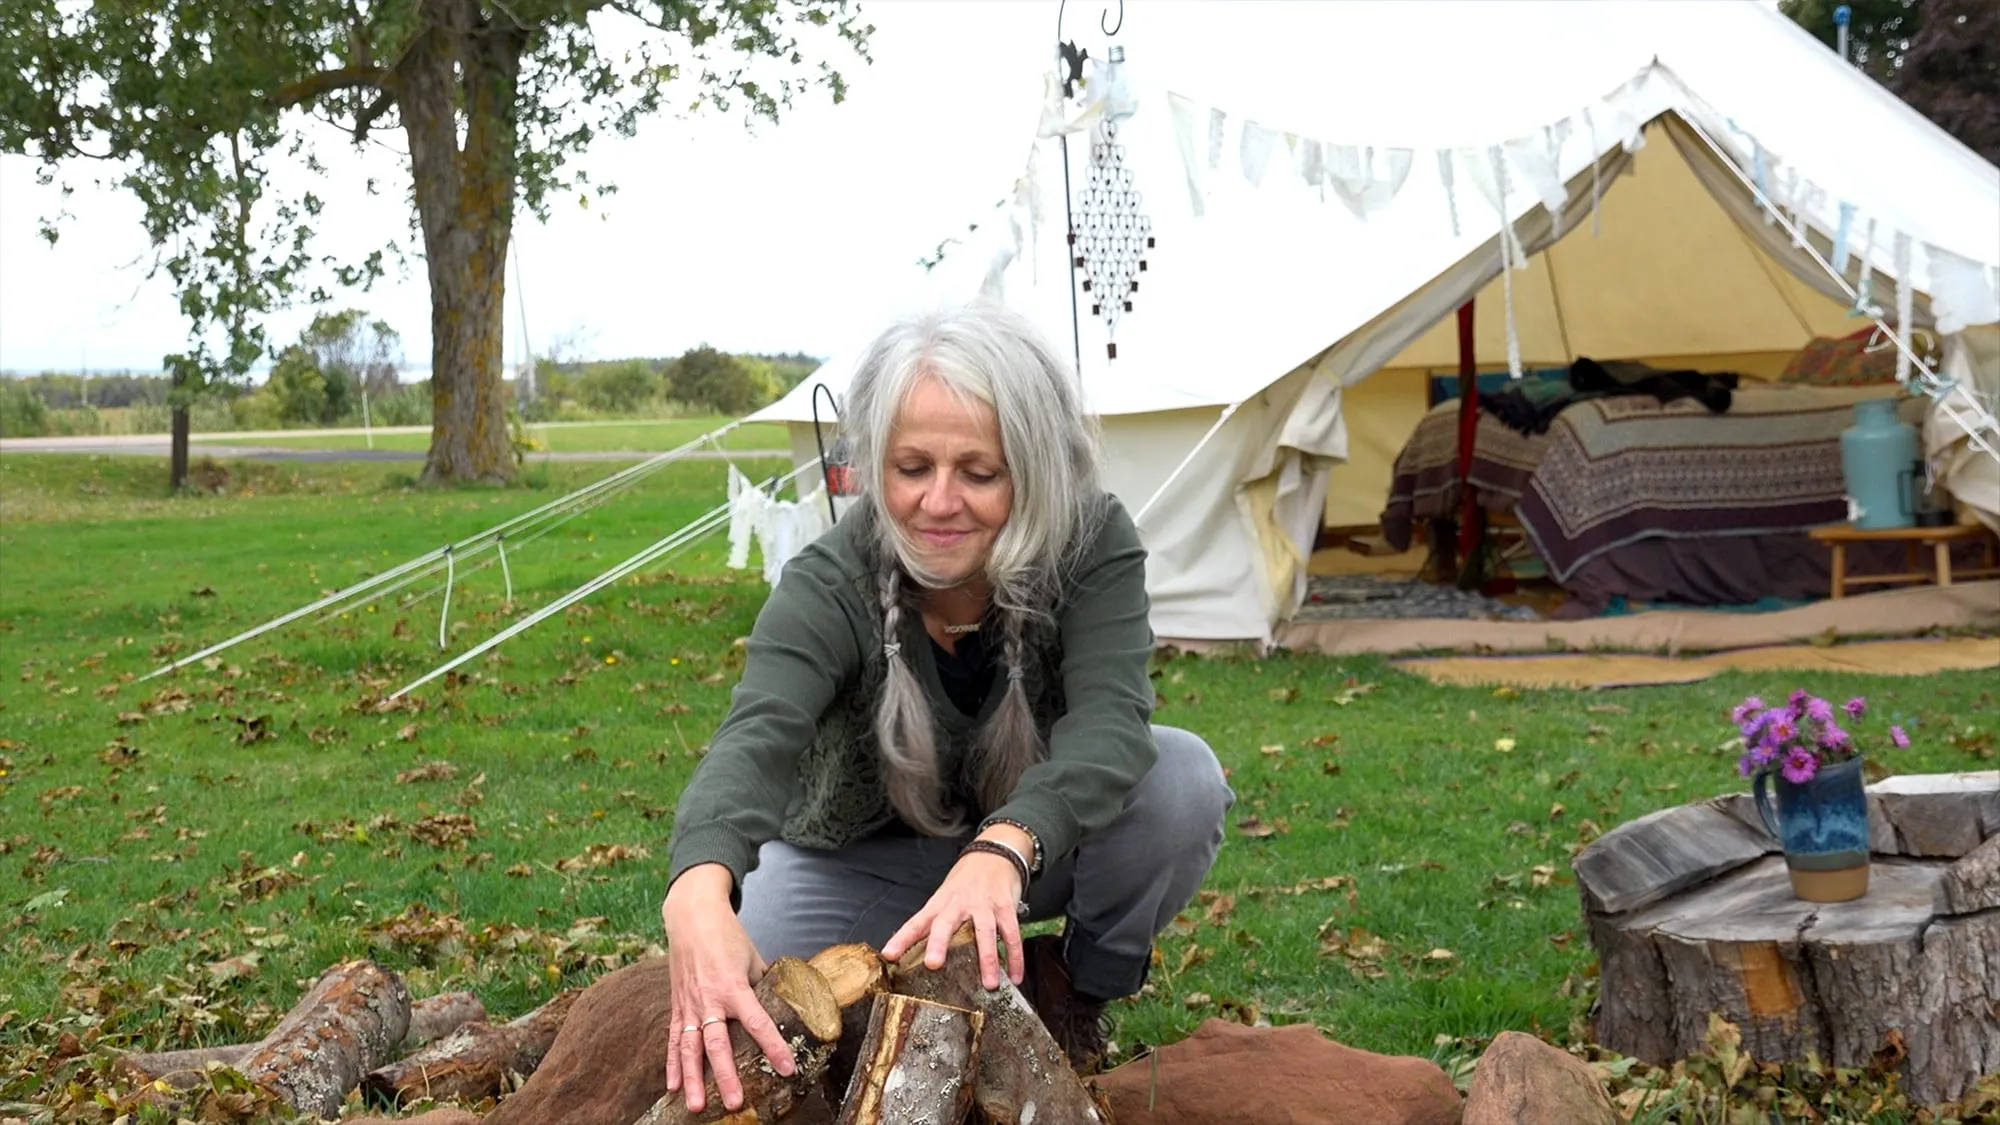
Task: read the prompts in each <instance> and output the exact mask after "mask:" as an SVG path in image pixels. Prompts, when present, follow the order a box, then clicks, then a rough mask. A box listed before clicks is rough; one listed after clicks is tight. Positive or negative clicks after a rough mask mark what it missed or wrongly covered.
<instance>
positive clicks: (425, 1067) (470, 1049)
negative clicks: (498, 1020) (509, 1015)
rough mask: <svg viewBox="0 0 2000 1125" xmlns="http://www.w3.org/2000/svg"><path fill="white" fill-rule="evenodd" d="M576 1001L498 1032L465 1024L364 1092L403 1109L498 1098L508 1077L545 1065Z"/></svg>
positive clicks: (375, 1078)
mask: <svg viewBox="0 0 2000 1125" xmlns="http://www.w3.org/2000/svg"><path fill="white" fill-rule="evenodd" d="M577 996H578V992H577V990H576V989H568V990H565V991H563V992H561V993H558V994H557V995H556V997H555V998H554V999H552V1000H550V1001H549V1002H548V1003H546V1004H544V1005H542V1006H541V1007H539V1008H536V1009H535V1010H534V1011H532V1012H529V1013H527V1014H526V1015H524V1016H521V1017H519V1018H518V1019H514V1020H510V1021H509V1022H507V1023H503V1024H499V1025H497V1026H496V1025H494V1024H491V1023H487V1022H486V1021H484V1020H480V1021H478V1022H474V1023H468V1024H465V1025H463V1026H461V1027H459V1028H457V1029H456V1030H454V1031H453V1032H452V1033H451V1034H449V1035H446V1036H445V1037H443V1038H441V1039H439V1040H437V1041H436V1042H434V1043H431V1044H430V1045H429V1046H426V1047H424V1048H423V1049H422V1050H419V1051H417V1052H416V1053H415V1054H412V1055H407V1056H405V1057H403V1058H401V1059H398V1060H396V1061H395V1062H392V1063H389V1064H388V1065H386V1066H381V1067H377V1068H376V1069H374V1070H372V1071H370V1072H369V1073H368V1074H367V1076H366V1077H364V1078H363V1079H362V1080H361V1089H362V1092H363V1093H365V1094H366V1095H367V1096H368V1098H369V1100H370V1101H371V1102H373V1103H375V1104H378V1105H391V1106H396V1107H398V1108H401V1107H403V1106H407V1105H410V1104H411V1103H413V1102H416V1101H418V1100H420V1099H423V1098H432V1099H435V1100H438V1101H445V1100H458V1101H478V1100H479V1099H481V1098H497V1097H499V1096H500V1095H501V1094H502V1093H504V1092H505V1091H506V1089H507V1077H508V1075H510V1074H511V1075H519V1076H521V1077H526V1076H527V1075H530V1074H533V1073H534V1072H535V1068H536V1067H538V1066H540V1065H542V1058H543V1056H545V1055H547V1054H548V1053H549V1047H550V1046H551V1045H553V1044H554V1043H555V1041H556V1033H557V1032H559V1031H561V1030H562V1023H563V1020H564V1018H566V1017H567V1016H568V1015H569V1009H570V1005H572V1004H574V1003H575V1002H576V998H577Z"/></svg>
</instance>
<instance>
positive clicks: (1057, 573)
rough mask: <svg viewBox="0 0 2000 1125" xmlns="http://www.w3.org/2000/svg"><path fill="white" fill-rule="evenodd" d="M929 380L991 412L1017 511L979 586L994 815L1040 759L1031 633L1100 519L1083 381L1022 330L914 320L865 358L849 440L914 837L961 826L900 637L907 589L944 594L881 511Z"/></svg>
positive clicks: (981, 319) (982, 738)
mask: <svg viewBox="0 0 2000 1125" xmlns="http://www.w3.org/2000/svg"><path fill="white" fill-rule="evenodd" d="M925 378H934V379H937V380H938V381H939V382H941V383H942V384H944V386H945V387H947V388H948V389H950V390H951V391H952V392H954V393H955V394H958V395H961V396H966V397H969V398H971V399H976V400H978V401H979V402H983V403H986V404H987V405H990V406H991V407H992V408H993V411H994V413H995V414H996V415H997V416H998V417H999V420H1000V441H1001V448H1002V452H1003V455H1004V456H1005V457H1006V460H1007V471H1008V474H1009V477H1010V478H1011V480H1012V482H1013V486H1014V502H1013V508H1012V509H1011V511H1010V512H1009V513H1008V516H1007V522H1006V523H1005V524H1004V525H1003V526H1002V527H1001V529H1000V533H999V535H998V536H996V537H995V539H994V543H993V551H992V554H991V555H990V556H989V557H988V559H987V561H986V569H985V572H984V577H985V579H986V581H987V583H988V584H989V585H990V587H991V588H992V601H993V609H994V611H995V615H996V616H997V618H998V621H997V625H998V631H999V633H1000V635H1001V645H1000V658H1001V661H1002V663H1003V665H1004V667H1005V669H1006V675H1007V681H1006V687H1005V691H1006V694H1005V696H1003V697H1002V698H1001V701H1000V703H999V705H998V706H997V707H996V708H995V709H994V712H993V716H992V718H991V719H989V720H988V721H987V723H986V724H985V726H984V727H983V728H982V729H981V730H980V732H979V738H978V741H977V743H976V745H975V747H974V751H973V758H972V760H971V761H970V762H968V763H967V767H968V776H970V777H971V778H972V779H974V792H975V794H976V796H977V798H978V800H979V801H980V803H981V805H982V806H983V807H985V808H986V809H993V808H997V807H998V806H999V805H1001V804H1002V803H1004V802H1005V801H1006V799H1007V796H1008V795H1009V794H1010V793H1011V792H1012V791H1013V788H1014V784H1015V782H1016V781H1018V780H1019V779H1020V776H1021V773H1022V772H1023V771H1024V770H1026V769H1027V768H1028V767H1029V766H1030V765H1032V764H1033V763H1035V762H1037V761H1039V760H1041V758H1042V757H1043V756H1044V752H1045V748H1044V747H1043V745H1042V738H1041V732H1040V731H1039V730H1038V729H1037V728H1036V726H1035V716H1034V709H1033V708H1032V707H1031V706H1030V704H1029V702H1028V692H1027V686H1026V684H1025V682H1024V679H1023V677H1024V671H1023V669H1024V661H1025V659H1026V656H1027V645H1026V640H1025V636H1024V633H1025V631H1026V629H1027V627H1028V626H1029V625H1030V624H1031V623H1033V622H1036V621H1043V622H1047V621H1052V620H1053V614H1054V611H1055V606H1056V599H1057V597H1058V595H1059V593H1060V591H1061V587H1062V581H1063V578H1064V576H1065V574H1066V573H1067V571H1068V569H1069V567H1070V566H1071V565H1073V564H1074V562H1075V561H1076V559H1077V556H1078V554H1079V553H1080V552H1081V551H1082V550H1084V549H1085V548H1086V547H1088V546H1089V544H1090V542H1091V540H1092V539H1094V538H1095V536H1096V534H1097V529H1098V525H1099V521H1100V520H1101V518H1102V514H1103V504H1102V500H1101V496H1102V486H1101V484H1100V479H1099V470H1098V431H1097V425H1096V420H1095V419H1094V418H1093V417H1092V416H1091V415H1089V414H1088V413H1086V412H1085V410H1084V408H1083V402H1082V398H1081V396H1080V395H1079V393H1078V391H1077V386H1076V377H1075V375H1074V374H1073V372H1072V371H1071V370H1070V367H1069V365H1068V364H1067V363H1065V362H1064V360H1063V358H1062V356H1061V354H1060V353H1058V352H1057V351H1056V350H1055V349H1054V348H1053V347H1051V346H1050V345H1049V342H1048V341H1047V340H1046V339H1044V338H1043V336H1042V334H1041V333H1040V331H1038V330H1037V329H1036V328H1035V326H1034V325H1033V324H1032V323H1030V322H1029V321H1028V320H1027V319H1026V318H1024V317H1022V316H1020V315H1018V314H1016V313H1014V312H1012V311H1010V310H1008V309H1006V308H1005V307H1003V306H1000V305H998V304H995V303H993V302H991V301H987V300H978V301H974V302H973V303H971V304H967V305H963V306H959V307H956V308H951V309H945V310H940V311H933V312H929V313H925V314H922V315H919V316H914V317H910V318H908V319H906V320H903V321H900V322H898V323H896V324H894V325H892V326H890V327H889V329H888V330H887V331H885V332H883V333H882V334H881V335H880V336H878V337H876V339H875V342H874V343H873V344H872V345H871V346H870V347H869V349H868V351H867V353H866V354H865V355H864V356H863V357H862V359H861V363H860V365H859V366H858V367H857V368H856V369H855V373H854V380H853V382H852V383H850V384H849V386H848V389H847V402H846V407H845V409H844V410H843V411H842V417H841V428H842V429H843V430H845V431H847V432H848V433H849V434H851V435H852V443H853V451H854V462H855V469H856V476H857V478H858V479H859V481H860V482H861V486H862V489H863V491H864V492H865V493H866V495H867V504H868V505H869V508H870V509H871V513H870V514H871V515H872V516H873V517H874V523H875V527H876V529H877V536H878V544H877V552H876V554H877V557H878V558H879V559H880V560H881V561H880V579H879V581H878V593H879V596H880V599H881V609H882V639H883V642H884V645H883V649H884V653H885V655H886V659H887V675H886V679H885V681H884V684H883V690H882V698H881V702H880V704H879V705H878V707H877V709H876V714H875V733H876V738H877V740H878V741H879V742H880V743H881V747H882V757H883V760H884V765H885V770H884V772H885V774H886V780H887V785H888V790H889V803H890V804H891V805H893V806H894V807H895V809H896V811H897V812H898V813H900V814H901V815H902V817H903V819H904V821H906V822H907V823H908V824H909V825H910V826H911V827H913V828H916V829H917V830H918V831H920V832H924V833H927V834H929V835H940V836H941V835H949V834H952V833H954V832H957V831H960V830H961V829H963V827H964V825H965V819H964V816H963V815H962V810H959V809H957V808H954V807H952V804H951V802H949V801H947V799H946V792H945V785H944V782H943V779H942V778H941V777H940V770H939V765H938V752H937V727H936V720H935V718H934V717H933V716H932V714H931V708H930V702H929V700H928V698H927V697H926V696H925V694H924V690H923V688H922V687H921V686H920V685H919V684H918V683H917V678H916V676H915V674H914V673H913V672H912V671H911V669H910V665H909V662H908V660H906V659H905V658H904V657H903V656H902V651H901V650H902V645H901V643H900V638H901V636H902V629H903V614H904V613H905V612H906V611H908V610H910V609H912V608H914V604H913V603H912V602H911V601H909V600H908V594H909V591H908V590H907V589H906V586H905V583H906V582H914V583H916V584H917V585H918V586H920V587H924V588H928V589H937V588H940V587H942V586H945V585H947V583H946V582H945V581H944V580H943V579H941V578H940V577H938V576H936V575H932V574H930V573H928V572H927V571H926V570H925V569H924V567H923V566H922V565H921V563H920V562H919V561H918V556H917V552H916V549H915V547H914V545H913V544H911V543H910V542H909V541H908V539H907V537H906V536H905V535H904V534H903V531H902V529H901V528H900V527H898V526H897V524H896V521H895V520H894V519H893V518H892V517H891V516H890V514H889V512H888V511H887V509H886V508H885V507H884V504H883V498H882V473H883V471H884V469H885V468H886V464H887V450H888V446H889V435H890V431H891V429H892V428H893V427H894V425H895V423H896V416H897V413H898V411H900V410H901V409H902V406H903V402H904V400H905V399H906V398H907V397H908V396H909V394H910V391H911V389H912V388H913V387H914V386H916V384H917V383H918V382H919V381H920V380H922V379H925Z"/></svg>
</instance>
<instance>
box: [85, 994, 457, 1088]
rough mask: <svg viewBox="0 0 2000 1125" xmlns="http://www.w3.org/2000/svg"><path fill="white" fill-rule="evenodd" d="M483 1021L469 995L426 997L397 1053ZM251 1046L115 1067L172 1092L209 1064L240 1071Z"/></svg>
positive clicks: (139, 1059)
mask: <svg viewBox="0 0 2000 1125" xmlns="http://www.w3.org/2000/svg"><path fill="white" fill-rule="evenodd" d="M485 1018H486V1005H484V1004H482V1003H480V1002H479V997H477V996H474V995H473V994H472V993H470V992H443V993H439V994H438V995H436V996H426V997H424V998H423V999H421V1000H418V1001H415V1002H414V1003H412V1004H411V1005H410V1029H409V1031H407V1032H405V1033H404V1035H403V1041H402V1043H400V1044H399V1045H398V1046H397V1050H398V1051H414V1050H416V1049H417V1048H419V1047H422V1046H423V1045H424V1044H426V1043H429V1042H431V1041H432V1040H435V1039H442V1038H443V1037H445V1036H447V1035H450V1034H451V1033H452V1032H454V1031H456V1030H458V1029H459V1027H461V1026H462V1025H464V1024H468V1023H472V1022H474V1021H478V1020H484V1019H485ZM264 1043H265V1040H264V1039H259V1040H258V1041H256V1042H255V1043H220V1044H217V1045H215V1046H213V1047H187V1048H184V1049H182V1050H178V1051H152V1052H146V1053H135V1054H127V1055H120V1056H119V1057H118V1065H119V1066H120V1067H122V1068H124V1069H125V1070H126V1072H127V1073H130V1074H133V1075H136V1076H139V1077H142V1078H145V1079H147V1080H154V1079H157V1080H159V1081H162V1082H165V1083H166V1084H167V1085H169V1086H171V1087H173V1088H174V1089H176V1090H192V1089H194V1088H195V1087H196V1086H198V1085H200V1084H201V1081H202V1078H201V1076H202V1073H203V1072H204V1071H206V1070H207V1069H208V1064H209V1063H212V1062H213V1063H220V1064H221V1065H223V1066H226V1067H230V1068H231V1069H240V1068H241V1066H242V1064H243V1060H244V1059H247V1058H249V1057H250V1056H251V1054H252V1053H254V1052H255V1051H256V1050H257V1048H259V1047H262V1046H263V1045H264Z"/></svg>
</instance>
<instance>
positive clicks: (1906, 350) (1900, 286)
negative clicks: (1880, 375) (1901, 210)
mask: <svg viewBox="0 0 2000 1125" xmlns="http://www.w3.org/2000/svg"><path fill="white" fill-rule="evenodd" d="M1893 260H1894V262H1895V264H1896V330H1897V331H1898V332H1901V333H1902V334H1903V345H1904V346H1903V347H1900V348H1897V349H1896V381H1897V382H1898V383H1902V384H1904V385H1906V386H1907V385H1908V384H1909V382H1910V342H1911V341H1910V329H1911V328H1912V327H1913V325H1912V324H1911V312H1912V310H1913V309H1914V308H1915V306H1916V299H1917V287H1916V286H1915V285H1913V284H1911V280H1910V279H1911V277H1912V276H1913V275H1912V274H1911V272H1910V236H1909V235H1907V234H1905V233H1903V232H1902V231H1897V232H1896V249H1895V251H1894V257H1893Z"/></svg>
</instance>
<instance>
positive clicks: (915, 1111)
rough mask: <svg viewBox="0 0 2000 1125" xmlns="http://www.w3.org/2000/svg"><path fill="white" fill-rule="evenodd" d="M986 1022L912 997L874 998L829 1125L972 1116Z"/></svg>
mask: <svg viewBox="0 0 2000 1125" xmlns="http://www.w3.org/2000/svg"><path fill="white" fill-rule="evenodd" d="M985 1019H986V1017H985V1016H984V1015H982V1014H980V1013H979V1012H976V1011H967V1010H966V1009H964V1008H954V1007H952V1006H951V1005H949V1004H939V1003H936V1002H934V1001H930V1000H919V999H917V998H916V997H914V996H901V995H898V994H896V993H893V992H885V993H883V994H881V995H880V996H877V997H876V998H875V1003H874V1005H873V1008H872V1012H871V1014H870V1016H869V1020H868V1032H867V1034H866V1035H865V1036H864V1037H863V1038H862V1041H861V1052H860V1054H861V1058H860V1062H859V1063H858V1064H857V1065H856V1066H855V1068H854V1076H853V1078H852V1080H850V1081H849V1082H848V1084H847V1096H846V1097H845V1098H844V1099H842V1102H841V1109H840V1116H839V1118H837V1119H836V1121H835V1125H904V1123H907V1122H925V1123H926V1125H960V1122H963V1121H964V1120H965V1115H966V1112H967V1111H968V1110H970V1109H971V1108H972V1087H973V1082H974V1078H975V1076H976V1074H977V1072H978V1067H979V1029H980V1026H981V1025H982V1024H983V1023H984V1022H985ZM1002 1049H1005V1048H1004V1046H1003V1047H1002Z"/></svg>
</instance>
